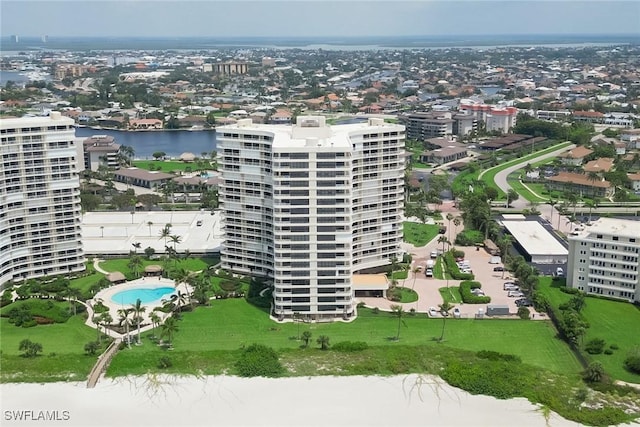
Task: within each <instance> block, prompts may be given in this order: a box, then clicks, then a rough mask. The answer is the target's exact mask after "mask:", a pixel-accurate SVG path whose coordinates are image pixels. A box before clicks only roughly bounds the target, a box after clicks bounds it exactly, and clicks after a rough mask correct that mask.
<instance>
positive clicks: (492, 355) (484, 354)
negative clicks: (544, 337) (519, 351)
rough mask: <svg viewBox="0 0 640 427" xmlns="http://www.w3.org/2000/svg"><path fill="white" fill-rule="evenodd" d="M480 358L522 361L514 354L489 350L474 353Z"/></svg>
mask: <svg viewBox="0 0 640 427" xmlns="http://www.w3.org/2000/svg"><path fill="white" fill-rule="evenodd" d="M476 356H478V357H479V358H480V359H488V360H504V361H505V362H517V363H522V359H520V357H519V356H516V355H514V354H505V353H499V352H497V351H491V350H480V351H478V352H477V353H476Z"/></svg>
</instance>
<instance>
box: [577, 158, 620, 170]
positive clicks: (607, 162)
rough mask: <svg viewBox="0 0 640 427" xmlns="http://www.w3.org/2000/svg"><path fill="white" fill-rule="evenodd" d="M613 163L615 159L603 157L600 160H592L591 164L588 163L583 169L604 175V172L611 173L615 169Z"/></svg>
mask: <svg viewBox="0 0 640 427" xmlns="http://www.w3.org/2000/svg"><path fill="white" fill-rule="evenodd" d="M613 162H614V159H612V158H609V157H601V158H599V159H595V160H591V161H590V162H587V163H586V164H585V165H584V166H583V167H582V169H583V170H584V171H585V172H586V173H589V172H596V173H603V172H609V171H610V170H611V169H613Z"/></svg>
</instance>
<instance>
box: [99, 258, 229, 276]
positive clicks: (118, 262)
mask: <svg viewBox="0 0 640 427" xmlns="http://www.w3.org/2000/svg"><path fill="white" fill-rule="evenodd" d="M218 262H220V259H219V258H213V257H212V258H188V259H181V260H178V261H177V264H176V263H174V261H170V262H169V266H170V267H171V268H173V267H174V266H176V267H177V268H184V269H185V270H189V271H200V270H206V269H207V267H209V266H210V265H215V264H217V263H218ZM142 263H143V267H146V266H147V265H153V264H162V261H161V260H148V259H144V258H143V260H142ZM127 264H129V258H118V259H109V260H105V261H102V262H101V263H100V267H102V268H103V269H104V270H106V271H108V272H113V271H119V272H121V273H123V274H125V275H127V274H131V269H130V268H129V267H128V266H127Z"/></svg>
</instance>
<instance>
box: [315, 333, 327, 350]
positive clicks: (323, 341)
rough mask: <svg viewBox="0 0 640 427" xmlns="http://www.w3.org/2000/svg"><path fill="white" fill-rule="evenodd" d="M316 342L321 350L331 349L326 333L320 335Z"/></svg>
mask: <svg viewBox="0 0 640 427" xmlns="http://www.w3.org/2000/svg"><path fill="white" fill-rule="evenodd" d="M316 343H318V345H319V346H320V350H328V349H329V337H328V336H326V335H320V336H319V337H318V339H317V340H316Z"/></svg>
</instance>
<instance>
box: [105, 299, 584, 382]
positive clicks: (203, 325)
mask: <svg viewBox="0 0 640 427" xmlns="http://www.w3.org/2000/svg"><path fill="white" fill-rule="evenodd" d="M404 320H405V322H406V327H403V328H402V330H401V338H400V341H399V342H400V344H402V345H409V346H416V345H427V346H439V345H444V346H448V347H451V348H456V349H463V350H472V351H477V350H481V349H487V350H495V351H501V352H505V353H512V354H517V355H518V356H520V357H522V359H523V361H524V362H526V363H530V364H533V365H536V366H542V367H546V368H547V369H551V370H554V371H557V372H565V373H577V372H578V371H579V369H580V365H579V364H578V362H577V361H576V359H575V358H574V356H573V354H572V353H571V351H570V350H569V349H568V347H567V346H566V345H565V344H564V343H563V342H562V341H560V340H559V339H557V338H556V337H555V330H554V328H553V326H552V325H551V324H550V323H548V322H531V321H519V320H515V321H514V320H483V321H476V320H450V321H447V324H446V342H445V343H443V344H438V343H437V342H435V341H434V339H435V338H437V337H439V336H440V332H441V329H442V322H441V321H440V319H429V318H427V317H426V316H424V315H415V316H406V317H405V319H404ZM397 326H398V323H397V319H396V318H394V317H392V316H391V315H390V314H389V313H379V314H374V313H373V312H372V311H371V310H367V309H360V310H359V317H358V319H356V320H355V321H354V322H352V323H342V322H335V323H327V324H325V323H322V324H303V325H302V326H301V331H310V332H311V333H312V334H313V337H314V338H313V339H315V337H318V336H319V335H327V336H329V338H330V340H331V342H332V343H337V342H340V341H364V342H367V343H368V344H369V345H371V346H392V345H397V344H398V343H397V342H394V341H392V340H390V338H391V337H395V335H396V333H397ZM178 327H179V331H178V332H177V334H176V335H175V339H174V345H175V349H174V350H173V351H172V352H171V353H170V354H171V357H172V358H174V356H175V358H176V360H174V366H175V367H176V368H179V369H183V370H185V371H189V372H190V369H192V366H200V365H202V364H206V363H205V361H204V359H205V358H210V357H212V352H216V351H222V350H237V349H238V348H240V347H242V346H247V345H249V344H252V343H260V344H265V345H268V346H271V347H273V348H276V349H279V350H282V349H296V348H298V347H299V346H300V342H299V341H296V340H295V339H292V338H295V337H296V336H297V325H295V324H293V323H287V324H276V323H274V322H272V321H270V320H269V319H268V317H267V316H266V314H265V313H264V311H262V310H260V309H259V308H256V307H253V306H251V305H249V304H247V303H246V302H245V301H244V300H243V299H227V300H220V301H217V302H215V303H214V304H213V305H212V307H207V308H198V309H197V310H196V311H195V312H192V313H186V314H185V315H184V318H183V320H181V321H180V322H179V326H178ZM149 334H150V333H147V334H144V335H146V336H148V335H149ZM144 341H145V345H143V346H140V347H136V348H133V349H131V350H126V351H123V352H121V353H119V354H118V355H117V356H116V358H115V359H114V362H113V364H112V366H111V368H110V370H109V373H110V374H111V375H120V374H122V373H125V372H129V373H132V372H133V373H135V372H145V369H146V368H145V366H146V367H147V368H148V367H149V363H151V364H154V363H155V362H156V361H157V359H158V358H159V357H160V356H161V355H163V354H167V353H166V351H165V350H162V349H161V348H160V347H158V346H157V345H154V344H153V343H151V342H150V341H149V340H148V339H145V340H144ZM531 343H536V344H535V345H536V347H535V351H532V348H531ZM142 354H146V356H142ZM178 354H180V356H178ZM219 356H220V357H223V358H224V357H228V356H227V355H224V354H222V353H219ZM146 359H148V360H149V361H148V362H143V361H144V360H146ZM180 360H184V361H185V362H184V363H187V361H189V362H188V363H189V365H188V366H187V365H184V366H180V367H179V365H178V363H180V362H179V361H180ZM139 363H143V365H140V366H139V365H138V364H139ZM211 363H212V364H213V365H216V364H217V363H218V361H216V360H211Z"/></svg>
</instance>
